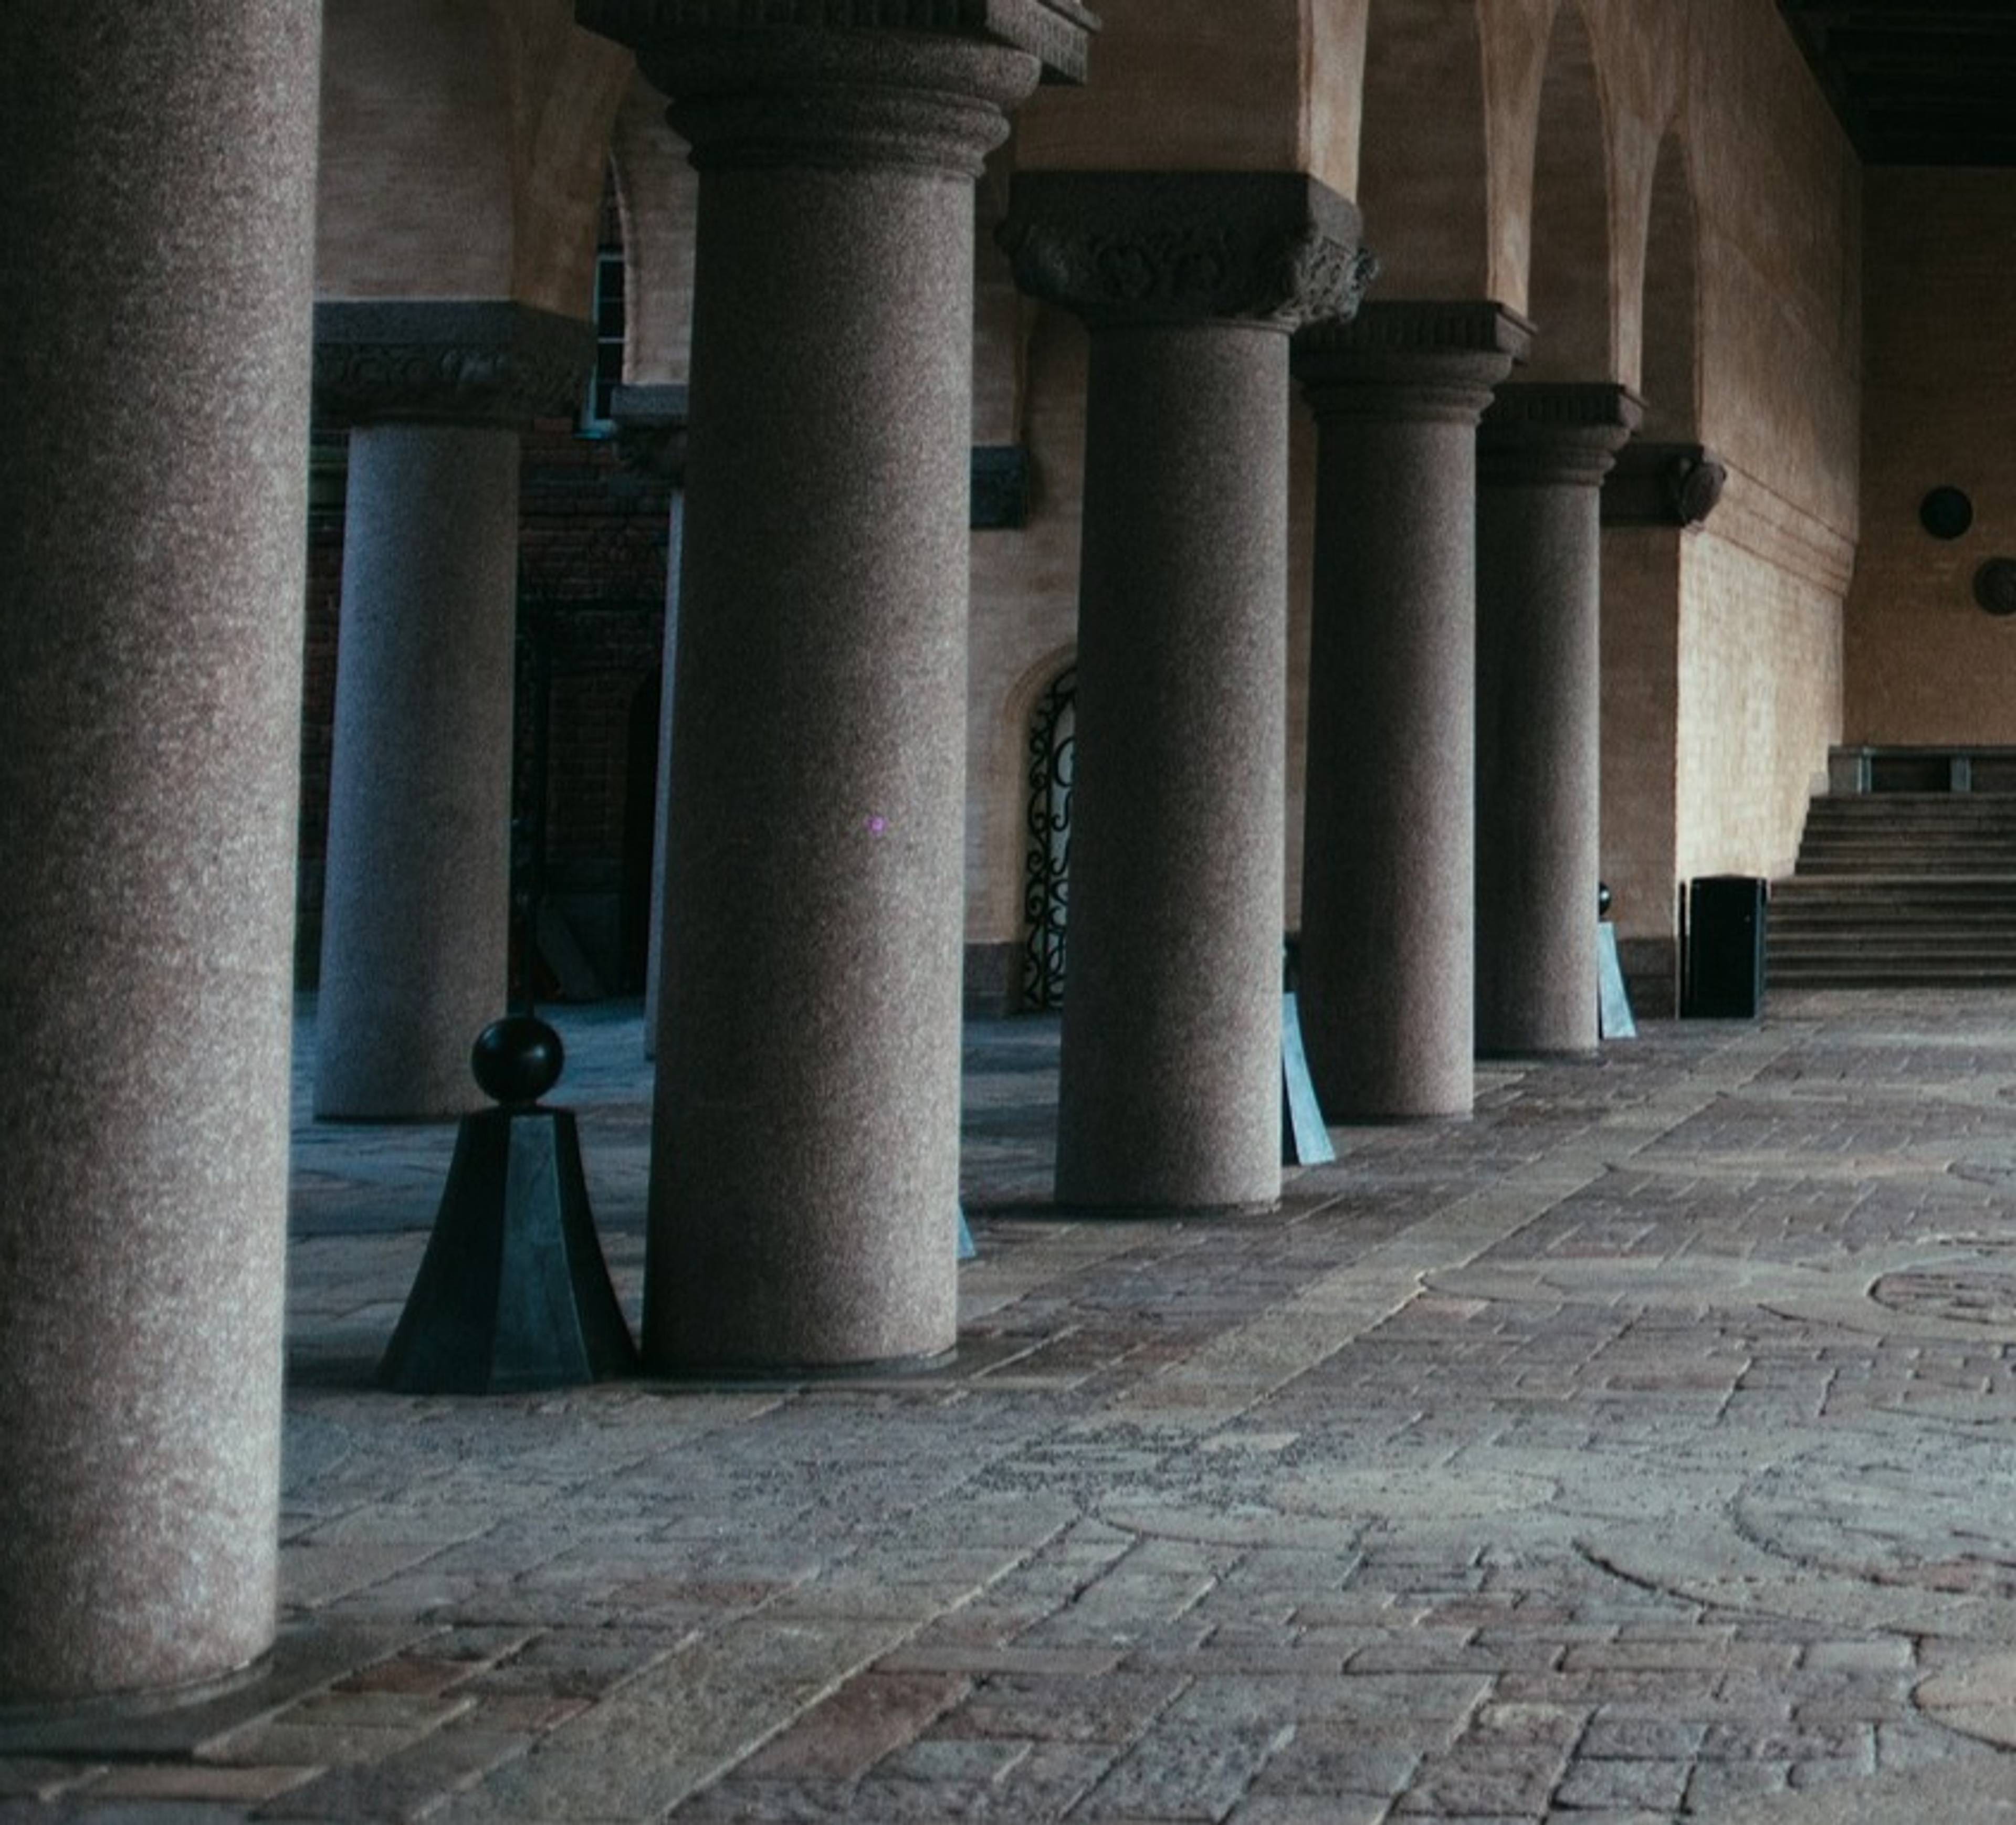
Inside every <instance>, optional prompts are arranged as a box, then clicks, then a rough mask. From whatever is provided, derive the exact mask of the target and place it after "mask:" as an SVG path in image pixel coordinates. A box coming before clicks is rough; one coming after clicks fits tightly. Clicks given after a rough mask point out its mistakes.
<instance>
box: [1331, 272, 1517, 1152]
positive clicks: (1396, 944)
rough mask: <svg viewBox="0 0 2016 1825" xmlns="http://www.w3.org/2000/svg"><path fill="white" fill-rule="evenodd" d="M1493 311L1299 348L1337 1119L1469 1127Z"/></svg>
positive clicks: (1510, 328) (1360, 327) (1385, 311)
mask: <svg viewBox="0 0 2016 1825" xmlns="http://www.w3.org/2000/svg"><path fill="white" fill-rule="evenodd" d="M1528 340H1529V336H1528V330H1527V328H1526V326H1525V325H1524V324H1523V323H1522V322H1521V321H1520V320H1519V319H1517V318H1515V317H1514V316H1513V315H1511V314H1510V312H1508V311H1504V310H1503V309H1501V308H1499V306H1498V305H1496V304H1406V303H1385V302H1381V301H1374V302H1372V303H1369V304H1366V306H1365V308H1364V309H1363V311H1360V313H1359V315H1358V317H1357V319H1356V320H1355V322H1349V323H1345V324H1317V325H1312V326H1311V327H1310V328H1309V329H1306V330H1305V331H1304V332H1303V333H1302V334H1301V337H1299V338H1298V342H1297V348H1296V357H1295V360H1296V368H1297V372H1298V374H1299V376H1300V377H1301V381H1302V384H1303V387H1304V389H1305V391H1306V392H1307V394H1308V396H1309V403H1310V405H1312V407H1313V408H1314V409H1315V412H1316V422H1317V425H1318V427H1319V438H1320V444H1319V456H1318V468H1317V481H1316V565H1315V578H1314V595H1315V602H1314V612H1313V614H1312V624H1311V628H1310V649H1309V771H1308V779H1307V783H1306V787H1305V809H1304V813H1303V832H1304V836H1303V844H1302V856H1303V861H1302V923H1301V1009H1300V1011H1301V1024H1302V1043H1303V1046H1304V1049H1305V1051H1306V1053H1307V1054H1308V1057H1309V1071H1310V1075H1311V1077H1312V1079H1313V1080H1314V1082H1315V1084H1316V1094H1317V1097H1318V1100H1319V1101H1320V1102H1321V1103H1322V1104H1323V1110H1324V1113H1325V1114H1326V1115H1327V1116H1328V1117H1329V1118H1330V1119H1332V1120H1334V1121H1377V1120H1380V1119H1383V1118H1394V1117H1406V1116H1427V1115H1463V1114H1468V1113H1469V1112H1470V1107H1471V1090H1472V1085H1471V1078H1472V1068H1471V1061H1472V1054H1473V1050H1474V1046H1473V1032H1474V1026H1473V1016H1474V966H1473V965H1474V951H1475V944H1476V927H1475V919H1474V909H1475V887H1474V872H1475V871H1474V848H1473V842H1474V830H1475V822H1474V815H1473V806H1474V796H1475V790H1476V765H1475V744H1474V735H1473V731H1474V724H1475V715H1476V650H1477V562H1476V560H1477V423H1478V417H1479V416H1480V415H1481V413H1482V412H1483V410H1484V409H1485V406H1486V405H1489V403H1490V400H1491V389H1492V387H1495V386H1496V384H1497V383H1499V381H1500V380H1503V379H1504V378H1505V376H1506V375H1507V373H1510V371H1511V367H1512V363H1513V362H1514V360H1515V359H1516V358H1520V357H1521V356H1523V355H1524V354H1525V350H1526V346H1527V344H1528Z"/></svg>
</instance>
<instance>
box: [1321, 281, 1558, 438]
mask: <svg viewBox="0 0 2016 1825" xmlns="http://www.w3.org/2000/svg"><path fill="white" fill-rule="evenodd" d="M1531 346H1532V325H1531V324H1529V323H1528V322H1527V321H1526V320H1525V318H1523V317H1521V316H1519V315H1517V313H1516V312H1514V311H1508V310H1507V309H1506V308H1505V307H1504V306H1503V305H1502V304H1493V303H1491V302H1489V301H1474V302H1473V301H1456V302H1451V303H1412V302H1407V301H1392V300H1388V299H1384V298H1378V299H1372V300H1369V301H1367V302H1366V304H1365V305H1364V306H1363V308H1361V309H1360V310H1359V313H1358V315H1357V316H1356V317H1355V318H1354V319H1352V320H1351V321H1350V322H1343V323H1338V322H1322V323H1312V324H1311V325H1309V327H1308V328H1307V329H1303V330H1302V331H1301V332H1300V333H1298V335H1297V336H1296V337H1295V351H1294V367H1295V375H1296V377H1297V378H1298V380H1301V383H1302V388H1303V391H1304V392H1305V394H1307V396H1308V398H1309V404H1310V405H1311V407H1312V409H1314V410H1315V412H1316V417H1317V419H1318V420H1319V422H1322V423H1330V422H1331V421H1332V420H1341V419H1381V420H1391V419H1408V420H1420V421H1442V422H1447V423H1466V422H1467V423H1471V424H1474V423H1476V422H1477V420H1478V417H1479V416H1480V415H1481V413H1482V412H1483V411H1484V409H1485V407H1486V406H1487V405H1489V404H1490V402H1491V394H1492V388H1493V387H1496V386H1497V384H1498V383H1499V382H1500V381H1501V380H1503V379H1504V378H1505V376H1507V374H1509V373H1511V371H1512V367H1513V364H1514V362H1520V361H1523V360H1525V358H1526V351H1527V350H1528V348H1529V347H1531Z"/></svg>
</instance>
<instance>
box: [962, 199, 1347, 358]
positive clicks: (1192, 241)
mask: <svg viewBox="0 0 2016 1825" xmlns="http://www.w3.org/2000/svg"><path fill="white" fill-rule="evenodd" d="M995 238H996V239H998V240H999V243H1000V244H1001V246H1002V247H1003V249H1004V250H1006V253H1007V254H1008V256H1009V258H1010V261H1012V262H1013V268H1014V273H1015V283H1017V285H1019V286H1021V288H1022V290H1024V291H1026V292H1028V293H1030V294H1031V296H1032V297H1039V298H1042V299H1043V300H1045V301H1046V302H1049V303H1051V304H1061V305H1062V306H1063V307H1064V308H1065V309H1067V310H1068V311H1072V312H1074V313H1075V314H1076V315H1078V316H1081V317H1082V318H1084V319H1085V321H1086V322H1088V323H1090V324H1092V325H1093V326H1094V327H1100V326H1110V325H1114V324H1121V323H1187V322H1206V321H1210V320H1213V319H1217V320H1220V321H1230V322H1252V323H1256V324H1260V325H1264V326H1268V327H1270V328H1274V329H1281V330H1283V331H1287V330H1292V329H1295V328H1296V327H1297V326H1298V325H1300V324H1302V323H1306V322H1313V321H1316V320H1317V319H1347V318H1349V317H1350V316H1352V315H1353V314H1354V313H1355V311H1357V309H1358V306H1359V301H1360V300H1361V299H1362V298H1363V296H1364V294H1365V288H1366V286H1367V285H1368V284H1370V283H1371V281H1372V279H1373V275H1375V274H1376V273H1377V271H1378V263H1377V261H1375V260H1374V259H1373V257H1372V256H1371V255H1370V254H1369V253H1367V252H1366V250H1364V249H1363V247H1361V246H1360V245H1359V217H1358V211H1357V209H1356V208H1355V207H1354V206H1353V205H1352V203H1350V202H1349V201H1348V200H1347V199H1345V198H1344V197H1342V196H1338V195H1337V193H1336V192H1335V191H1334V190H1331V189H1329V188H1327V186H1326V185H1323V184H1320V183H1319V182H1316V179H1315V178H1310V177H1307V176H1305V175H1303V174H1302V173H1301V172H1299V171H1252V172H1245V171H1017V173H1016V174H1015V176H1014V178H1013V182H1012V185H1011V186H1010V193H1009V202H1008V215H1007V219H1006V221H1003V223H1002V225H1001V227H1000V229H999V231H998V232H997V234H996V236H995Z"/></svg>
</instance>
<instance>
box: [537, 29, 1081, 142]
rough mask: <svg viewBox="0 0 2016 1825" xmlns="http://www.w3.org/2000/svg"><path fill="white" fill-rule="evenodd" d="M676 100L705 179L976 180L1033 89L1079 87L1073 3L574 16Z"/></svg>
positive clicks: (682, 130) (674, 108) (672, 106)
mask: <svg viewBox="0 0 2016 1825" xmlns="http://www.w3.org/2000/svg"><path fill="white" fill-rule="evenodd" d="M574 16H575V18H576V20H577V21H578V23H580V24H581V25H582V26H583V27H586V28H587V29H588V30H589V31H593V32H598V33H599V34H602V35H603V37H605V38H613V39H614V40H615V41H617V43H619V44H622V45H628V47H629V48H630V49H632V50H633V51H634V52H635V53H636V55H637V62H638V66H639V68H640V69H642V70H643V73H644V74H645V75H646V77H648V78H649V79H650V81H652V82H653V83H654V84H655V85H657V87H658V88H660V89H661V90H663V91H664V93H665V94H666V95H668V96H669V97H670V98H671V99H670V103H669V105H668V108H667V110H666V113H667V117H668V119H669V120H670V121H671V124H672V125H673V127H674V128H675V129H676V130H677V131H678V132H679V134H680V135H682V137H683V138H684V139H686V142H688V144H689V145H690V146H691V147H692V148H693V152H692V158H693V164H694V165H695V166H696V167H697V168H699V169H700V170H701V171H707V170H711V169H738V170H747V169H751V168H761V167H813V168H825V169H837V170H884V169H890V168H895V169H909V170H914V171H930V172H936V173H943V174H947V175H955V176H960V177H965V178H978V176H979V175H980V173H981V167H982V164H983V162H984V160H985V158H986V156H987V154H988V153H989V152H991V151H992V149H994V148H995V146H999V144H1000V143H1001V142H1002V141H1003V139H1006V137H1007V134H1008V121H1007V115H1008V111H1009V110H1010V109H1011V108H1013V107H1014V106H1017V104H1019V103H1021V102H1023V101H1024V100H1026V99H1028V95H1029V94H1030V92H1031V91H1032V90H1033V89H1034V88H1035V86H1036V85H1037V84H1038V82H1039V81H1062V82H1078V81H1082V80H1083V79H1084V77H1085V66H1086V59H1087V49H1088V45H1089V38H1090V35H1091V34H1092V33H1093V31H1096V30H1097V29H1098V23H1099V22H1098V20H1096V18H1095V17H1094V16H1093V14H1092V13H1089V12H1088V11H1087V10H1086V9H1085V8H1084V7H1083V6H1082V5H1078V4H1077V0H764V3H763V4H761V5H751V4H749V3H748V0H575V5H574Z"/></svg>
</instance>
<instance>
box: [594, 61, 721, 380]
mask: <svg viewBox="0 0 2016 1825" xmlns="http://www.w3.org/2000/svg"><path fill="white" fill-rule="evenodd" d="M609 163H610V170H611V171H613V172H614V175H615V179H616V200H617V208H618V209H619V211H621V214H622V218H623V257H624V268H625V272H624V277H625V287H624V290H625V297H627V298H628V301H629V317H628V326H627V327H628V343H627V345H626V347H625V350H624V355H623V378H624V379H625V381H627V382H628V383H629V384H630V385H632V386H633V387H636V386H653V385H675V384H679V383H682V382H683V381H684V380H685V379H686V366H687V358H688V355H689V351H690V350H691V347H692V343H693V228H694V222H695V219H696V207H697V201H698V196H699V182H700V180H699V174H698V173H697V172H696V171H694V170H693V167H692V166H691V165H690V164H688V163H687V162H686V142H685V141H684V140H683V139H680V138H679V135H677V134H676V133H675V132H674V131H672V129H671V125H670V124H668V122H667V121H666V119H665V98H664V96H663V95H661V94H660V93H659V92H657V90H656V89H655V88H653V87H652V86H651V85H650V83H649V82H647V81H645V79H644V78H643V77H642V76H641V75H633V76H632V77H631V79H630V82H629V85H628V87H627V88H625V90H624V92H623V98H622V99H621V102H619V103H617V109H616V117H615V120H614V122H613V123H612V124H611V128H610V139H609Z"/></svg>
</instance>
